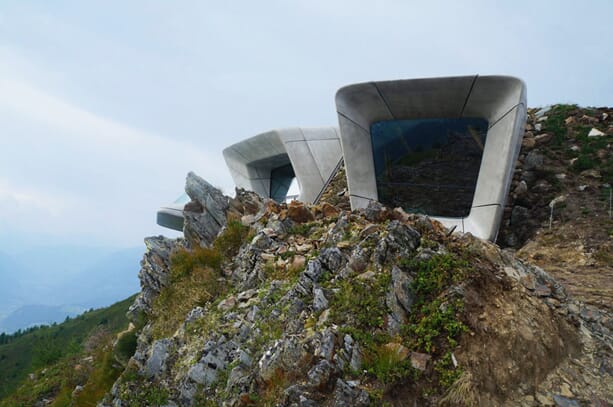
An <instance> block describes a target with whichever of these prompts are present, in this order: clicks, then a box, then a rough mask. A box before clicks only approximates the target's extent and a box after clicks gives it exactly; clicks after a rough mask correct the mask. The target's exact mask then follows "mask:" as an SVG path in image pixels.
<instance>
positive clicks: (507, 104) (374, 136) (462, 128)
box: [336, 76, 526, 240]
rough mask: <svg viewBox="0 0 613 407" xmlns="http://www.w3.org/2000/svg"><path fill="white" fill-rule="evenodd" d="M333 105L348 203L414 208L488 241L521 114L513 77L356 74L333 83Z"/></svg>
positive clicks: (521, 93)
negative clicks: (360, 77) (372, 77)
mask: <svg viewBox="0 0 613 407" xmlns="http://www.w3.org/2000/svg"><path fill="white" fill-rule="evenodd" d="M336 107H337V112H338V119H339V125H340V133H341V144H342V148H343V156H344V160H345V168H346V172H347V183H348V186H349V193H350V200H351V206H352V208H354V209H355V208H363V207H366V206H367V205H368V203H369V202H370V201H375V200H378V201H381V202H382V203H383V204H386V205H388V206H399V205H398V204H400V206H407V207H408V210H412V209H413V208H418V210H417V211H418V212H425V213H426V214H428V215H429V216H431V217H433V218H435V219H437V220H439V221H441V222H442V223H443V224H445V225H446V226H447V227H453V226H455V227H457V230H460V231H464V232H471V233H472V234H473V235H475V236H478V237H480V238H483V239H489V240H495V238H496V235H497V232H498V228H499V225H500V221H501V218H502V213H503V209H504V205H505V200H506V197H507V194H508V191H509V187H510V183H511V180H512V175H513V170H514V166H515V161H516V160H517V156H518V154H519V150H520V147H521V141H522V137H523V131H524V123H525V119H526V87H525V85H524V83H523V82H522V81H521V80H519V79H517V78H513V77H508V76H462V77H447V78H430V79H412V80H397V81H385V82H368V83H361V84H355V85H350V86H347V87H344V88H342V89H340V90H339V91H338V92H337V94H336ZM428 172H430V175H428ZM380 195H381V196H380ZM403 204H406V205H403ZM450 207H452V208H451V209H450Z"/></svg>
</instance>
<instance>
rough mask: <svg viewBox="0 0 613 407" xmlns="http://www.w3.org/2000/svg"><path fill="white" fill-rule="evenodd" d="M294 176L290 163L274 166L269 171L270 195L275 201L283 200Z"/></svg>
mask: <svg viewBox="0 0 613 407" xmlns="http://www.w3.org/2000/svg"><path fill="white" fill-rule="evenodd" d="M295 177H296V174H294V167H292V165H291V164H287V165H283V166H281V167H277V168H274V169H272V170H271V171H270V197H271V198H272V199H274V200H275V201H277V202H279V203H280V202H285V197H286V196H287V191H288V190H289V187H290V185H291V184H292V180H293V179H294V178H295Z"/></svg>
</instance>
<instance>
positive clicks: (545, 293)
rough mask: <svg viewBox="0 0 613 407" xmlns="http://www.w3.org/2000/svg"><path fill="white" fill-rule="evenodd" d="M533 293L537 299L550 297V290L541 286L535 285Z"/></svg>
mask: <svg viewBox="0 0 613 407" xmlns="http://www.w3.org/2000/svg"><path fill="white" fill-rule="evenodd" d="M534 293H535V294H536V295H537V296H539V297H549V296H550V295H551V288H549V287H547V286H546V285H543V284H537V285H536V287H535V288H534Z"/></svg>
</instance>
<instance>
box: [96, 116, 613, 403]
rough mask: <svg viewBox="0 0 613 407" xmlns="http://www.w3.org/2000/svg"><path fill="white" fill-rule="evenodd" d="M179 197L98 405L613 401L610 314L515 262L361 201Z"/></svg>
mask: <svg viewBox="0 0 613 407" xmlns="http://www.w3.org/2000/svg"><path fill="white" fill-rule="evenodd" d="M532 113H533V112H532ZM531 117H536V116H535V115H531ZM607 131H610V128H607ZM609 140H610V138H609ZM607 148H610V147H607ZM523 160H524V167H523V171H528V170H527V169H525V161H526V157H524V158H523ZM523 171H522V174H524V172H523ZM579 174H580V173H579ZM579 176H582V175H579ZM536 178H538V177H536ZM519 183H521V180H520V181H519ZM332 184H334V185H335V188H337V189H338V188H339V187H338V185H336V184H337V183H332ZM527 184H528V185H527V187H528V191H531V190H533V189H534V185H538V184H532V182H530V183H527ZM186 191H187V193H188V195H190V197H191V198H192V202H190V203H189V204H188V205H187V206H186V211H188V213H187V216H186V234H185V236H186V239H184V240H183V239H179V240H170V239H166V238H164V237H155V238H148V239H146V242H147V248H148V250H147V253H146V254H145V256H144V259H143V262H142V269H141V272H140V275H139V277H140V279H141V284H142V287H143V290H142V292H141V294H140V296H139V298H138V299H137V300H136V301H135V303H134V305H133V306H132V308H131V310H130V316H131V318H132V319H133V320H134V321H135V322H136V325H137V326H142V329H141V331H140V335H139V337H138V345H137V350H136V353H135V354H134V356H133V357H132V359H131V360H130V362H129V363H128V367H127V369H126V370H125V372H124V373H123V374H122V376H121V377H120V378H119V380H118V381H117V382H116V383H115V384H114V386H113V388H112V390H111V391H110V393H109V394H108V395H107V396H106V397H105V399H104V401H103V402H102V403H101V404H102V405H109V406H111V405H112V406H131V405H143V404H147V405H167V406H195V405H228V406H249V405H285V406H294V405H296V406H298V405H300V406H303V405H304V406H319V405H330V406H332V405H335V406H359V405H384V404H387V405H438V404H440V405H509V406H515V405H525V406H532V405H554V404H555V405H563V406H575V405H577V406H578V405H599V406H600V405H607V403H612V402H613V399H612V396H611V395H612V394H613V366H612V364H611V360H613V357H612V356H613V349H612V348H611V343H613V341H612V336H611V335H612V330H613V319H612V316H611V313H610V310H608V309H607V308H606V307H598V304H594V303H593V304H585V303H584V302H582V301H579V300H577V299H573V298H572V297H570V296H568V295H567V293H566V290H565V288H564V286H563V285H562V284H561V283H560V282H558V281H557V280H555V279H554V278H553V277H552V276H550V275H549V274H548V273H547V272H545V271H544V270H543V269H542V268H540V267H538V266H535V265H532V264H528V263H526V262H524V261H522V260H520V259H519V258H518V257H516V256H515V255H514V252H513V250H510V249H506V250H503V249H501V248H500V247H498V246H496V245H494V244H491V243H487V242H483V241H481V240H479V239H476V238H473V237H472V236H470V235H463V234H459V233H450V231H448V230H446V229H445V228H444V227H442V226H441V225H440V224H438V223H437V222H433V221H431V220H430V219H428V218H427V217H423V216H416V215H410V214H406V213H404V211H402V210H401V209H389V208H384V207H382V206H381V205H376V204H373V205H371V206H370V207H369V208H367V209H365V210H361V211H354V212H350V211H347V210H344V209H342V208H343V205H342V202H335V203H336V205H332V204H330V203H328V202H323V203H322V204H320V205H314V206H305V205H302V204H300V203H296V202H293V203H291V204H289V205H285V204H283V205H279V204H276V203H275V202H273V201H271V200H262V199H260V198H259V197H257V196H256V195H254V194H251V193H248V192H245V191H237V195H236V198H227V197H224V196H223V195H221V194H220V193H219V191H216V190H215V189H214V188H212V187H211V186H210V185H209V184H208V183H206V182H205V181H204V180H202V179H201V178H199V177H197V176H196V175H194V174H189V175H188V180H187V187H186ZM584 191H585V189H584ZM517 192H519V191H517V186H515V191H514V195H513V199H514V201H512V202H510V208H511V210H510V221H509V219H507V223H506V225H505V227H506V229H505V230H506V233H507V235H506V236H512V234H515V237H514V238H513V237H511V238H509V239H510V242H511V243H514V244H518V243H517V242H518V241H519V239H521V238H522V236H523V235H522V236H520V233H523V232H521V231H520V230H518V229H517V221H516V220H514V219H513V212H514V211H515V212H517V210H515V207H516V206H520V205H519V201H518V200H517V199H518V198H519V196H518V195H520V194H517ZM554 192H557V191H554ZM527 193H531V192H527ZM534 193H538V192H536V191H535V192H534ZM328 195H334V196H336V197H339V198H341V197H342V196H343V194H342V189H341V190H340V191H337V192H334V193H332V192H330V193H328ZM554 195H555V194H554ZM325 196H326V194H324V197H325ZM547 199H548V198H547ZM539 216H540V215H539ZM534 219H538V220H539V221H540V219H541V217H538V216H537V215H534ZM531 220H533V218H531ZM556 222H558V223H557V224H556ZM560 222H561V220H560V218H559V217H558V218H555V219H554V222H553V223H554V225H552V228H553V227H554V226H556V227H557V226H558V225H559V224H560ZM536 230H538V228H534V230H533V232H531V233H528V234H527V235H526V236H525V237H524V238H530V237H531V238H532V239H534V240H533V241H535V242H537V241H538V238H539V236H540V235H538V234H536V233H535V231H536ZM216 236H217V237H216ZM513 239H515V240H513ZM537 244H538V243H537ZM524 253H529V252H528V251H527V250H526V251H525V252H524ZM529 256H530V254H526V257H529Z"/></svg>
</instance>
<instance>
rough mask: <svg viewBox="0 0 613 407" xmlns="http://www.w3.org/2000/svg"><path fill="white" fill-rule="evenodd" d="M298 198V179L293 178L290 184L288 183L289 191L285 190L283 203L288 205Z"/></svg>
mask: <svg viewBox="0 0 613 407" xmlns="http://www.w3.org/2000/svg"><path fill="white" fill-rule="evenodd" d="M299 196H300V186H299V185H298V179H297V178H296V177H294V178H293V179H292V182H291V183H290V186H289V189H288V190H287V195H286V196H285V202H286V203H290V202H291V201H293V200H295V199H298V197H299Z"/></svg>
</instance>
